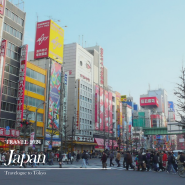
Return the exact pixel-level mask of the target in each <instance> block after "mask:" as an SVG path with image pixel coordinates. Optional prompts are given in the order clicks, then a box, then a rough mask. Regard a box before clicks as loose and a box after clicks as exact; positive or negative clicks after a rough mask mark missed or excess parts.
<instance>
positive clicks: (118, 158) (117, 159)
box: [116, 151, 121, 167]
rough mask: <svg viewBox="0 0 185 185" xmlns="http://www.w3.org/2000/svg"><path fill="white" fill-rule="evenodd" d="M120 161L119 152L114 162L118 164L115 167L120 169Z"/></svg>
mask: <svg viewBox="0 0 185 185" xmlns="http://www.w3.org/2000/svg"><path fill="white" fill-rule="evenodd" d="M120 159H121V155H120V152H119V151H118V153H117V155H116V162H117V164H118V166H117V167H120V163H119V162H120Z"/></svg>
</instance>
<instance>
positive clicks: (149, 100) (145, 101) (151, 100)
mask: <svg viewBox="0 0 185 185" xmlns="http://www.w3.org/2000/svg"><path fill="white" fill-rule="evenodd" d="M140 105H141V106H150V105H154V106H157V107H158V106H159V101H158V99H157V97H143V98H140Z"/></svg>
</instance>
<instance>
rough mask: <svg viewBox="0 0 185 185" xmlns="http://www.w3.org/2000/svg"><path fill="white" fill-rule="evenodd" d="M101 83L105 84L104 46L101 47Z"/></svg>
mask: <svg viewBox="0 0 185 185" xmlns="http://www.w3.org/2000/svg"><path fill="white" fill-rule="evenodd" d="M100 84H101V85H104V66H103V48H100Z"/></svg>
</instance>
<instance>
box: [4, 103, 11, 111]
mask: <svg viewBox="0 0 185 185" xmlns="http://www.w3.org/2000/svg"><path fill="white" fill-rule="evenodd" d="M5 110H6V111H9V110H10V104H9V103H6V108H5Z"/></svg>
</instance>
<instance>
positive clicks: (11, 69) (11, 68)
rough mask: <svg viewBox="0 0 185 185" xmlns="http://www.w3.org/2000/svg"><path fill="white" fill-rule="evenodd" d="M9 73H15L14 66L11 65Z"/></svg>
mask: <svg viewBox="0 0 185 185" xmlns="http://www.w3.org/2000/svg"><path fill="white" fill-rule="evenodd" d="M9 73H11V74H13V67H12V66H10V70H9Z"/></svg>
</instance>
